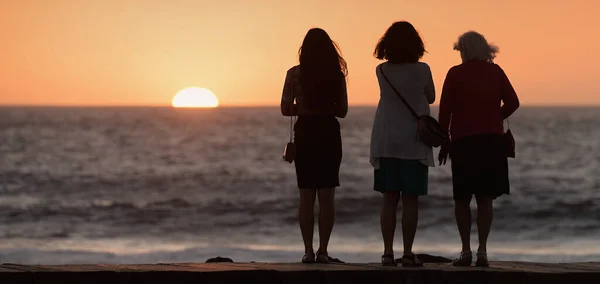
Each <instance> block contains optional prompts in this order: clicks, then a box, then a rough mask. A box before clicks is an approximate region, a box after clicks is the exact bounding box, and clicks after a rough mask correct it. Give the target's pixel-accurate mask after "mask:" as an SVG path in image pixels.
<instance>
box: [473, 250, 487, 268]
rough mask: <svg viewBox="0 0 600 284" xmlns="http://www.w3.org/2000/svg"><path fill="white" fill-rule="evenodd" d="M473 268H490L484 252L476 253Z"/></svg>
mask: <svg viewBox="0 0 600 284" xmlns="http://www.w3.org/2000/svg"><path fill="white" fill-rule="evenodd" d="M475 266H478V267H490V261H489V260H488V257H487V253H486V252H478V253H477V261H476V262H475Z"/></svg>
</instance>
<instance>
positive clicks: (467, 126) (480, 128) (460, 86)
mask: <svg viewBox="0 0 600 284" xmlns="http://www.w3.org/2000/svg"><path fill="white" fill-rule="evenodd" d="M441 100H442V101H441V104H440V124H442V126H446V125H444V124H446V123H449V122H450V119H451V125H450V132H451V134H452V139H453V140H456V139H459V138H462V137H465V136H469V135H476V134H486V133H490V134H502V133H503V126H502V122H503V120H504V119H505V118H506V117H507V116H505V115H504V114H503V112H502V108H501V104H502V102H503V101H504V104H505V105H507V106H509V107H510V108H513V107H514V104H517V105H518V99H517V96H516V93H515V91H514V89H513V87H512V85H511V84H510V82H509V80H508V77H507V76H506V74H505V73H504V71H503V70H502V68H500V66H498V65H496V64H494V63H489V62H486V61H481V60H471V61H468V62H465V63H463V64H460V65H457V66H454V67H452V68H451V69H450V71H448V75H447V76H446V81H445V82H444V88H443V90H442V99H441ZM450 116H451V118H450ZM446 127H447V126H446Z"/></svg>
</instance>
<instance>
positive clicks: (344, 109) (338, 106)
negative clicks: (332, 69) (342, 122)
mask: <svg viewBox="0 0 600 284" xmlns="http://www.w3.org/2000/svg"><path fill="white" fill-rule="evenodd" d="M342 84H343V85H342V86H341V92H340V93H339V96H338V98H337V99H336V101H335V116H336V117H339V118H344V117H346V115H347V114H348V89H347V87H346V78H344V79H343V80H342Z"/></svg>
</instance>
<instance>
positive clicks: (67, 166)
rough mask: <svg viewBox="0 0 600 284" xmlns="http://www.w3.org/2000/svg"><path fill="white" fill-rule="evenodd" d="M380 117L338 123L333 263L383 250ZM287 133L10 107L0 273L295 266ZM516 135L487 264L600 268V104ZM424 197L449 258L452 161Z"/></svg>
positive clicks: (5, 127)
mask: <svg viewBox="0 0 600 284" xmlns="http://www.w3.org/2000/svg"><path fill="white" fill-rule="evenodd" d="M374 111H375V109H374V108H371V107H364V108H351V109H350V113H349V115H348V117H347V118H346V119H344V120H342V121H341V124H342V138H343V143H344V158H343V162H342V169H341V176H340V178H341V183H342V185H341V187H340V188H339V189H338V191H337V195H336V198H337V204H336V205H337V221H336V226H335V228H334V233H333V236H332V240H331V243H332V244H331V247H330V252H331V254H332V255H333V256H335V257H339V258H341V259H342V260H345V261H359V262H372V261H378V259H379V256H380V254H381V250H382V243H381V235H380V230H379V219H378V218H379V217H378V212H379V203H380V198H381V196H380V195H379V194H378V193H376V192H374V191H372V182H373V180H372V168H371V165H370V164H369V159H368V154H369V140H370V133H371V126H372V121H373V115H374ZM288 126H289V121H288V120H287V119H286V118H284V117H282V116H280V114H279V110H278V108H220V109H208V110H177V109H171V108H89V109H85V108H0V141H2V142H1V143H0V262H21V263H81V262H87V263H93V262H105V263H132V262H160V261H204V260H205V259H206V258H209V257H214V256H217V255H221V256H229V257H232V258H233V259H234V260H236V261H251V260H255V261H290V262H291V261H299V259H300V257H301V256H302V251H303V246H302V243H301V238H300V234H299V229H298V228H297V225H296V210H297V209H296V208H297V190H296V189H295V175H294V170H293V165H290V164H287V163H283V162H281V152H282V149H283V146H284V144H285V142H286V141H287V139H288V136H287V135H288V128H287V127H288ZM511 126H512V129H513V132H514V134H515V139H516V142H517V159H515V160H510V174H511V187H512V194H511V195H510V196H503V197H501V198H500V199H498V201H497V203H496V219H495V222H494V224H493V231H492V235H491V237H490V244H489V245H488V250H489V253H490V257H492V258H496V259H506V260H531V261H549V262H557V261H585V260H597V259H599V258H600V144H599V141H600V131H599V129H600V128H599V126H600V108H521V109H519V110H518V111H517V113H516V115H515V117H514V118H512V120H511ZM436 154H437V153H436ZM429 192H430V195H429V196H427V197H424V198H422V200H421V212H420V223H419V230H418V232H417V240H416V243H415V250H416V251H417V252H424V253H425V252H427V253H435V254H441V255H445V256H453V255H454V254H456V253H457V252H458V251H459V250H460V245H459V244H460V240H459V237H458V233H457V230H456V228H455V224H454V219H453V215H452V212H453V211H452V210H453V209H452V200H451V176H450V167H449V166H448V165H446V166H443V167H436V168H433V169H432V170H431V171H430V190H429ZM315 239H316V237H315ZM396 240H397V248H398V249H400V247H401V235H400V230H398V232H397V237H396ZM473 240H474V241H473V245H474V246H476V238H473ZM315 241H316V240H315Z"/></svg>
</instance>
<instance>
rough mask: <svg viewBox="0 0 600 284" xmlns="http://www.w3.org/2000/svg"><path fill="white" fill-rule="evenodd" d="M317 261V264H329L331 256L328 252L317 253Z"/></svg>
mask: <svg viewBox="0 0 600 284" xmlns="http://www.w3.org/2000/svg"><path fill="white" fill-rule="evenodd" d="M315 261H316V262H317V263H329V255H328V254H327V252H322V251H317V258H316V260H315Z"/></svg>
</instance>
